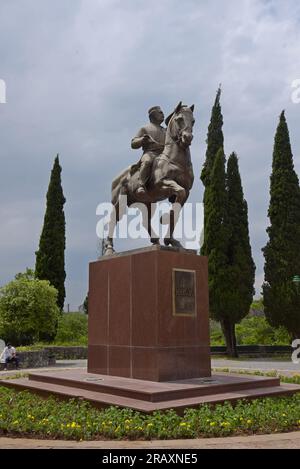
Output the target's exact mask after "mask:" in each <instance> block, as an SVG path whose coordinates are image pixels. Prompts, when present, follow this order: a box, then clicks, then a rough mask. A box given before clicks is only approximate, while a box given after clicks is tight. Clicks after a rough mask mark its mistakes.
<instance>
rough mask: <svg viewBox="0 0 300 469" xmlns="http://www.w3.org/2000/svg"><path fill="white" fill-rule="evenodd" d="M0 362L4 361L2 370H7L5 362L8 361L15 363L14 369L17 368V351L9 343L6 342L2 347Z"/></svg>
mask: <svg viewBox="0 0 300 469" xmlns="http://www.w3.org/2000/svg"><path fill="white" fill-rule="evenodd" d="M0 362H3V363H4V370H7V364H8V363H15V365H16V369H17V370H18V369H19V359H18V357H17V352H16V349H15V347H12V346H11V344H7V346H6V347H5V348H4V350H3V352H2V354H1V357H0Z"/></svg>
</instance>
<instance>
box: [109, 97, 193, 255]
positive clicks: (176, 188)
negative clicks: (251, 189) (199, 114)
mask: <svg viewBox="0 0 300 469" xmlns="http://www.w3.org/2000/svg"><path fill="white" fill-rule="evenodd" d="M193 111H194V105H192V106H190V107H189V106H185V105H183V104H182V103H181V102H180V103H179V104H178V105H177V106H176V108H175V110H174V112H172V114H171V115H170V116H168V117H167V119H166V121H165V122H166V125H167V132H166V141H165V147H164V150H163V152H162V153H161V155H159V156H158V157H156V158H155V159H154V162H153V165H152V171H151V177H150V179H149V182H148V185H147V191H146V192H145V193H143V194H137V193H136V190H137V188H138V187H139V171H138V170H137V168H138V165H132V166H130V167H129V168H127V169H125V170H124V171H123V172H122V173H121V174H120V175H119V176H118V177H116V178H115V179H114V180H113V182H112V204H113V206H114V208H115V213H114V214H112V215H111V218H110V222H109V230H108V237H107V239H106V241H105V254H111V253H113V252H114V249H113V233H114V229H115V227H116V225H117V223H118V222H119V221H120V219H121V218H122V215H123V213H121V210H119V208H120V206H119V199H120V196H121V195H124V196H125V195H126V197H127V206H128V207H130V206H132V205H134V204H138V203H139V204H141V203H143V204H144V205H145V206H146V207H147V210H146V212H145V211H144V210H142V220H143V225H144V226H145V228H146V229H147V231H148V233H149V236H150V239H151V242H152V243H153V244H160V243H159V238H158V237H157V235H156V234H155V233H154V232H153V229H152V227H151V217H152V215H153V212H151V204H152V203H156V202H159V201H162V200H165V199H169V201H170V202H171V203H172V204H173V205H172V208H171V211H170V214H171V216H170V218H169V230H168V236H167V237H166V238H165V239H164V244H165V245H166V246H169V245H171V246H174V247H179V248H182V247H183V246H182V245H181V243H180V242H179V241H177V240H176V239H175V238H174V237H173V231H174V228H175V224H176V221H177V219H178V216H179V213H178V206H179V207H180V208H181V207H182V206H183V205H184V204H185V202H186V201H187V198H188V197H189V193H190V190H191V188H192V185H193V182H194V173H193V166H192V162H191V154H190V148H189V147H190V145H191V143H192V140H193V125H194V122H195V119H194V116H193ZM145 213H146V215H145ZM175 213H176V214H177V217H176V221H175V215H174V214H175ZM161 223H163V221H162V220H161Z"/></svg>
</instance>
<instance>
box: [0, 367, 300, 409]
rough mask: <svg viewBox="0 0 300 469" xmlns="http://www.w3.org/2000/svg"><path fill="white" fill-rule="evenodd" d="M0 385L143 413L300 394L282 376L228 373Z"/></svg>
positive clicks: (48, 378) (52, 375)
mask: <svg viewBox="0 0 300 469" xmlns="http://www.w3.org/2000/svg"><path fill="white" fill-rule="evenodd" d="M0 385H3V386H6V387H11V388H14V389H16V390H20V391H21V390H25V389H26V390H30V391H33V392H36V393H38V394H40V395H43V396H49V395H56V396H57V397H60V398H78V399H85V400H87V401H89V402H90V403H91V404H93V405H95V406H97V407H100V408H102V407H108V406H119V407H129V408H132V409H135V410H138V411H141V412H145V413H151V412H154V411H156V410H167V409H175V410H176V411H177V412H179V413H181V412H183V411H184V409H186V408H188V407H197V406H199V405H201V404H217V403H223V402H224V401H230V402H235V401H237V400H238V399H254V398H258V397H267V396H283V395H289V394H294V393H296V392H300V386H297V385H293V384H285V385H280V382H279V378H267V377H261V376H245V375H238V374H229V373H218V374H213V375H212V376H211V377H208V378H194V379H186V380H179V381H168V382H151V381H146V380H137V379H131V378H122V377H116V376H108V375H99V374H92V373H87V372H86V370H83V369H76V370H67V371H63V370H61V371H55V372H54V371H49V372H46V371H44V372H34V373H30V374H29V376H28V378H21V379H10V380H1V382H0Z"/></svg>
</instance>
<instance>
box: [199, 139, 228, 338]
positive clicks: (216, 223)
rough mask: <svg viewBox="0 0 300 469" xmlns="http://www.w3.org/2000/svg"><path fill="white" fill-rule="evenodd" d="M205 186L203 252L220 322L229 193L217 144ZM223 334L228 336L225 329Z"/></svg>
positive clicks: (213, 313)
mask: <svg viewBox="0 0 300 469" xmlns="http://www.w3.org/2000/svg"><path fill="white" fill-rule="evenodd" d="M210 176H211V178H210V184H209V186H207V189H206V220H207V223H206V225H205V227H204V243H203V246H202V252H203V255H205V256H208V284H209V309H210V314H211V316H212V318H213V319H215V320H216V321H220V322H221V324H222V328H223V325H224V327H227V323H226V322H225V323H224V322H222V321H223V319H224V317H223V315H224V295H225V293H226V289H227V288H228V259H227V248H228V241H229V229H228V223H227V205H228V194H227V191H226V177H225V155H224V151H223V148H220V149H219V151H218V152H217V155H216V157H215V160H214V164H213V167H212V170H211V174H210ZM223 332H225V338H227V337H228V333H227V330H226V331H224V329H223Z"/></svg>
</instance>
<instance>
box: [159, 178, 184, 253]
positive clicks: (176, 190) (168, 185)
mask: <svg viewBox="0 0 300 469" xmlns="http://www.w3.org/2000/svg"><path fill="white" fill-rule="evenodd" d="M162 189H163V190H166V192H167V194H168V195H167V196H168V197H171V196H172V195H175V197H176V199H175V202H174V203H173V204H172V208H171V210H170V219H169V229H168V233H167V235H166V237H165V239H164V243H165V245H166V246H169V245H171V246H173V247H176V248H183V246H182V244H181V243H180V242H179V241H178V240H177V239H175V238H174V237H173V233H174V229H175V226H176V223H177V221H178V218H179V215H180V210H181V208H182V206H183V205H184V204H185V202H186V200H187V198H188V196H189V192H188V191H186V190H185V189H184V187H182V186H180V185H179V184H177V182H176V181H172V180H171V179H165V180H164V181H163V186H162Z"/></svg>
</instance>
